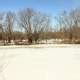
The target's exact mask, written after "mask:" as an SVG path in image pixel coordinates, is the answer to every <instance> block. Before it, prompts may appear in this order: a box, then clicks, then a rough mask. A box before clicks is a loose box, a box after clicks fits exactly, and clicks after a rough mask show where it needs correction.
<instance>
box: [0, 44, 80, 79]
mask: <svg viewBox="0 0 80 80" xmlns="http://www.w3.org/2000/svg"><path fill="white" fill-rule="evenodd" d="M46 46H48V47H46ZM0 53H2V54H6V56H8V57H6V63H8V65H7V67H5V70H4V74H3V75H4V76H5V79H6V80H80V45H50V44H49V45H30V46H5V47H4V46H2V47H0ZM0 80H1V79H0Z"/></svg>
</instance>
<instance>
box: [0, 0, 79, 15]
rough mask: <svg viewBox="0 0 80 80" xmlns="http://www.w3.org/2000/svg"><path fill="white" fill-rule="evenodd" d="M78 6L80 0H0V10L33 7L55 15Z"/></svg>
mask: <svg viewBox="0 0 80 80" xmlns="http://www.w3.org/2000/svg"><path fill="white" fill-rule="evenodd" d="M77 7H80V0H0V11H10V10H11V11H18V10H20V9H23V8H33V9H36V10H38V11H42V12H45V13H49V14H52V15H57V14H58V13H60V12H61V11H64V10H67V11H70V10H71V9H74V8H77Z"/></svg>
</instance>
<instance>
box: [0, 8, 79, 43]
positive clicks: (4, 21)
mask: <svg viewBox="0 0 80 80" xmlns="http://www.w3.org/2000/svg"><path fill="white" fill-rule="evenodd" d="M54 19H55V20H56V26H57V27H54V26H53V25H51V22H52V17H51V16H50V15H48V14H46V13H42V12H39V11H36V10H34V9H31V8H26V9H23V10H20V11H19V12H16V13H14V12H11V11H8V12H6V13H2V12H1V13H0V40H1V41H3V42H4V43H5V44H6V43H11V40H13V41H14V42H16V41H18V40H20V41H22V40H27V42H28V44H32V43H33V42H35V43H37V42H38V40H43V39H63V40H64V41H66V40H67V41H76V40H78V41H79V39H80V9H74V10H72V11H70V12H66V11H64V12H63V13H62V14H60V15H58V16H56V17H54ZM14 28H15V29H14Z"/></svg>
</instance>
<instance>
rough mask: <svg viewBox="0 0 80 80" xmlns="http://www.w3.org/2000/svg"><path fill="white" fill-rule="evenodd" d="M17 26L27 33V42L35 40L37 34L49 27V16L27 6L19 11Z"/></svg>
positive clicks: (37, 37)
mask: <svg viewBox="0 0 80 80" xmlns="http://www.w3.org/2000/svg"><path fill="white" fill-rule="evenodd" d="M19 26H21V27H23V28H24V30H25V32H26V33H27V37H28V42H29V43H30V44H31V43H32V41H33V40H34V41H35V42H37V40H38V39H39V35H40V33H41V32H43V31H44V30H45V29H47V28H48V27H49V17H48V16H47V15H46V14H42V13H40V12H37V11H34V10H33V9H30V8H27V9H24V10H22V11H20V12H19Z"/></svg>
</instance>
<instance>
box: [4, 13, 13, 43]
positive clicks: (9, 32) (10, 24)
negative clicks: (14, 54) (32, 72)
mask: <svg viewBox="0 0 80 80" xmlns="http://www.w3.org/2000/svg"><path fill="white" fill-rule="evenodd" d="M5 19H6V21H5V23H6V24H5V27H6V28H5V32H6V37H7V40H8V43H11V39H12V34H13V26H14V13H13V12H7V14H6V18H5Z"/></svg>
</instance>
